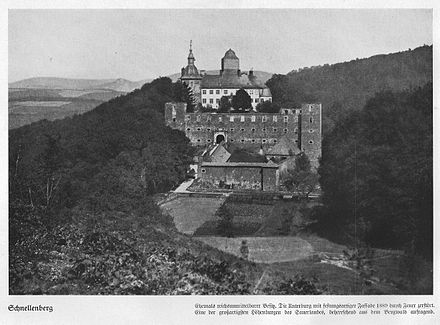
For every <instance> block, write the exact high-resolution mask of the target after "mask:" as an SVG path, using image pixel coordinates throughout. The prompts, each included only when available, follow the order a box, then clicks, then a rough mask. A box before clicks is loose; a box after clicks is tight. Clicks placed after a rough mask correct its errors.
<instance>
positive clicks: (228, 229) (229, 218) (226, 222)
mask: <svg viewBox="0 0 440 325" xmlns="http://www.w3.org/2000/svg"><path fill="white" fill-rule="evenodd" d="M217 217H218V219H219V220H218V223H217V233H218V234H219V235H221V236H224V237H234V232H233V230H234V228H233V221H234V216H233V215H232V214H231V212H230V211H229V209H228V208H227V207H226V205H225V204H223V205H222V206H221V207H220V208H219V209H218V211H217Z"/></svg>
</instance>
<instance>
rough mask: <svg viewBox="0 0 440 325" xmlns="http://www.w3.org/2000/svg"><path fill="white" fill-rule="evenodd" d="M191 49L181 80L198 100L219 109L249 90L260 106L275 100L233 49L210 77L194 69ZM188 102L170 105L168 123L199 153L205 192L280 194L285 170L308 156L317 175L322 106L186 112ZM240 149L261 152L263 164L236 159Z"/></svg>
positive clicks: (306, 105)
mask: <svg viewBox="0 0 440 325" xmlns="http://www.w3.org/2000/svg"><path fill="white" fill-rule="evenodd" d="M194 61H195V58H194V55H193V53H192V49H191V48H190V52H189V55H188V65H187V66H186V67H185V68H182V74H181V78H180V79H181V81H182V82H185V83H186V84H187V85H188V86H189V87H191V88H192V90H193V93H194V94H195V97H196V101H198V102H201V103H202V105H203V106H208V105H210V106H211V107H212V108H214V109H216V108H218V103H219V100H220V98H221V97H222V96H224V95H230V94H232V95H233V94H235V92H236V91H237V90H238V89H241V88H243V89H245V90H246V91H247V93H248V94H249V95H250V96H251V98H252V104H253V106H254V108H255V106H256V105H257V104H258V103H259V102H261V101H266V100H269V101H272V96H271V94H270V90H269V89H268V88H267V87H266V86H265V85H262V84H261V83H259V82H258V80H257V79H256V78H255V77H254V76H253V74H252V71H250V72H249V74H243V73H241V72H240V66H239V59H238V58H237V56H236V55H235V53H234V51H232V50H228V51H227V52H226V53H225V56H224V57H223V58H222V64H221V68H222V69H221V70H220V73H219V74H218V75H206V74H204V73H203V72H199V71H198V70H197V68H196V66H195V65H194ZM186 108H187V107H186V103H166V104H165V122H166V125H168V126H169V127H171V128H174V129H178V130H180V131H182V132H185V135H186V136H187V137H188V138H189V139H190V141H191V143H192V144H193V145H195V146H197V147H199V148H200V149H201V150H200V152H199V154H200V156H199V158H200V159H199V160H198V162H199V168H200V173H199V178H200V179H201V181H202V182H203V184H205V185H206V184H208V185H206V186H208V187H206V188H230V189H239V190H249V189H251V190H261V191H279V190H280V188H281V187H282V182H281V181H280V179H281V178H282V177H281V176H280V175H281V174H282V170H283V169H284V170H285V168H286V166H287V164H288V162H289V161H292V159H293V160H294V159H295V156H296V155H298V154H299V153H301V152H302V153H305V154H306V155H307V157H308V158H309V160H310V163H311V166H312V167H313V169H314V170H315V171H316V169H317V168H318V166H319V158H320V157H321V122H322V118H321V104H317V103H310V104H302V105H301V107H297V108H281V109H280V111H279V112H278V113H258V112H254V111H251V112H247V113H233V112H230V113H217V112H213V113H203V112H201V111H196V112H194V113H191V112H187V109H186ZM237 149H239V150H243V151H245V152H248V153H249V152H250V153H257V152H258V153H259V155H260V158H262V160H261V161H250V160H247V161H244V160H239V159H238V160H237V159H232V157H233V152H232V151H236V150H237Z"/></svg>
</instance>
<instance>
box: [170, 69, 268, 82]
mask: <svg viewBox="0 0 440 325" xmlns="http://www.w3.org/2000/svg"><path fill="white" fill-rule="evenodd" d="M205 72H206V74H209V75H216V74H219V73H220V71H219V70H207V71H205ZM243 72H245V71H243ZM254 75H255V76H257V78H258V79H260V80H261V81H262V82H263V83H265V82H266V81H267V80H269V79H270V78H271V77H272V76H273V73H270V72H265V71H254ZM168 78H171V80H172V81H173V82H176V81H177V80H178V79H179V78H180V72H179V73H174V74H172V75H169V76H168Z"/></svg>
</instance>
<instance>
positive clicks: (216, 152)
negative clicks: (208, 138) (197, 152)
mask: <svg viewBox="0 0 440 325" xmlns="http://www.w3.org/2000/svg"><path fill="white" fill-rule="evenodd" d="M209 156H210V158H211V161H212V162H226V161H228V159H229V157H231V153H230V152H229V151H228V150H226V149H225V147H224V146H223V145H222V144H217V145H216V146H215V147H214V148H213V149H212V150H211V151H210V152H209Z"/></svg>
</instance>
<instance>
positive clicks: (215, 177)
mask: <svg viewBox="0 0 440 325" xmlns="http://www.w3.org/2000/svg"><path fill="white" fill-rule="evenodd" d="M199 171H200V173H199V177H200V179H201V181H202V182H203V183H204V184H205V186H206V185H209V187H210V188H213V189H216V188H228V189H234V190H263V191H276V190H277V188H278V179H277V174H278V172H277V168H263V167H253V166H235V165H234V164H231V166H226V164H225V166H206V165H202V166H201V167H200V169H199Z"/></svg>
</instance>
